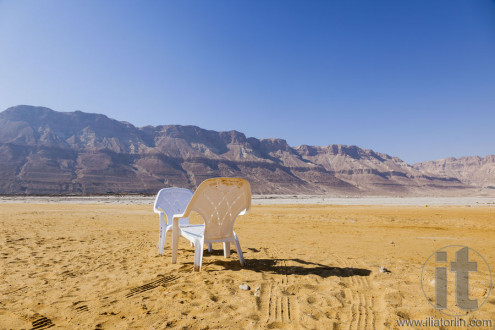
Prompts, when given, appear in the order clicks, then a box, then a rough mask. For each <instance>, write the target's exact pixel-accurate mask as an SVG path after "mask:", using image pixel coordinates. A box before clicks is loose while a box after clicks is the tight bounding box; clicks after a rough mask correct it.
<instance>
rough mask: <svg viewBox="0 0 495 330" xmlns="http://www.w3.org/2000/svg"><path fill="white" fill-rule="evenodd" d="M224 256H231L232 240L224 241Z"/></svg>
mask: <svg viewBox="0 0 495 330" xmlns="http://www.w3.org/2000/svg"><path fill="white" fill-rule="evenodd" d="M223 256H224V257H225V258H230V242H223Z"/></svg>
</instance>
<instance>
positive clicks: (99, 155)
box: [0, 105, 495, 196]
mask: <svg viewBox="0 0 495 330" xmlns="http://www.w3.org/2000/svg"><path fill="white" fill-rule="evenodd" d="M219 176H226V177H232V176H235V177H242V178H246V179H248V180H249V181H250V182H251V186H252V190H253V193H256V194H326V195H353V196H358V195H390V196H413V195H442V196H443V195H470V194H473V193H480V192H483V191H485V190H489V189H490V188H492V187H493V186H495V156H487V157H485V158H480V157H465V158H459V159H455V158H448V159H445V160H439V161H431V162H424V163H419V164H414V165H409V164H407V163H405V162H404V161H402V160H401V159H399V158H397V157H393V156H389V155H387V154H384V153H378V152H375V151H373V150H368V149H362V148H359V147H357V146H348V145H340V144H333V145H328V146H309V145H301V146H297V147H291V146H289V145H288V144H287V142H286V141H285V140H283V139H257V138H254V137H246V136H245V135H244V134H243V133H241V132H238V131H228V132H216V131H212V130H205V129H202V128H199V127H196V126H180V125H161V126H145V127H135V126H133V125H132V124H130V123H127V122H122V121H117V120H114V119H110V118H108V117H107V116H105V115H102V114H92V113H85V112H81V111H75V112H57V111H54V110H51V109H48V108H44V107H34V106H26V105H20V106H15V107H12V108H9V109H7V110H5V111H3V112H1V113H0V194H19V195H25V194H30V195H40V194H48V195H52V194H53V195H60V194H106V193H115V194H124V193H143V194H154V193H156V192H157V191H158V190H159V189H161V188H163V187H169V186H178V187H186V188H191V189H194V188H195V187H196V186H197V185H199V183H201V182H202V181H203V180H205V179H207V178H211V177H219Z"/></svg>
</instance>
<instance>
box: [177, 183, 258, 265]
mask: <svg viewBox="0 0 495 330" xmlns="http://www.w3.org/2000/svg"><path fill="white" fill-rule="evenodd" d="M250 208H251V186H250V185H249V182H248V181H247V180H244V179H239V178H215V179H208V180H205V181H203V182H202V183H201V184H200V185H199V187H198V189H197V190H196V192H195V193H194V195H193V197H192V198H191V201H190V202H189V204H188V205H187V207H186V210H185V211H184V213H182V214H175V215H174V217H173V229H172V263H176V262H177V247H178V245H179V236H182V237H185V238H187V239H188V240H189V241H190V242H191V243H193V245H194V271H199V270H201V264H202V261H203V246H204V244H211V243H219V242H223V249H224V256H225V257H226V258H229V257H230V242H234V243H235V245H236V249H237V254H238V255H239V259H240V261H241V265H242V266H244V257H243V255H242V250H241V245H240V244H239V239H238V238H237V235H236V234H235V232H234V222H235V219H236V218H237V216H238V215H244V214H246V213H248V212H249V209H250ZM192 211H195V212H197V213H199V215H200V216H201V217H202V218H203V220H204V222H205V223H204V225H203V226H199V227H180V226H179V219H182V218H186V217H189V215H190V213H191V212H192Z"/></svg>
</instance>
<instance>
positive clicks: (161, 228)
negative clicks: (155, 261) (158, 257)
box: [158, 226, 165, 254]
mask: <svg viewBox="0 0 495 330" xmlns="http://www.w3.org/2000/svg"><path fill="white" fill-rule="evenodd" d="M164 246H165V243H164V242H163V227H162V226H160V233H159V236H158V254H163V247H164Z"/></svg>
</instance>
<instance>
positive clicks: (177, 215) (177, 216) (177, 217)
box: [174, 213, 185, 220]
mask: <svg viewBox="0 0 495 330" xmlns="http://www.w3.org/2000/svg"><path fill="white" fill-rule="evenodd" d="M182 218H185V215H184V213H182V214H174V220H175V219H182Z"/></svg>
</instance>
